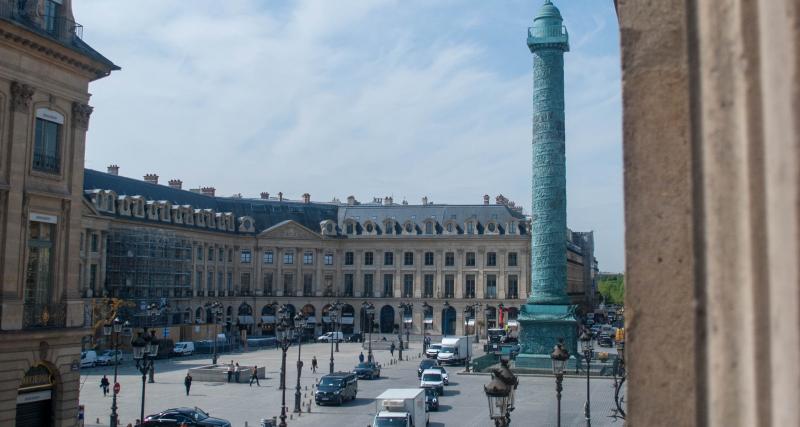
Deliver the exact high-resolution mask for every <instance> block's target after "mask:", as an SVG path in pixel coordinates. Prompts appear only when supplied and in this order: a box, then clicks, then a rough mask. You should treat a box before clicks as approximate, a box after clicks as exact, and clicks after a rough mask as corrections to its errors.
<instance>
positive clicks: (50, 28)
mask: <svg viewBox="0 0 800 427" xmlns="http://www.w3.org/2000/svg"><path fill="white" fill-rule="evenodd" d="M60 6H61V5H60V2H56V0H45V1H44V16H43V17H42V18H43V20H44V22H43V23H44V30H45V31H47V32H48V33H50V34H53V35H55V36H58V35H59V34H58V22H59V20H58V15H59V12H60V10H59V9H60Z"/></svg>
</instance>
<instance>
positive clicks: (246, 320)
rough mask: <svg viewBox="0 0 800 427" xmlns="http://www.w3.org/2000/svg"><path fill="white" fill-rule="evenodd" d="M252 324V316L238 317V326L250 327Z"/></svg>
mask: <svg viewBox="0 0 800 427" xmlns="http://www.w3.org/2000/svg"><path fill="white" fill-rule="evenodd" d="M253 323H254V322H253V316H239V324H240V325H252V324H253Z"/></svg>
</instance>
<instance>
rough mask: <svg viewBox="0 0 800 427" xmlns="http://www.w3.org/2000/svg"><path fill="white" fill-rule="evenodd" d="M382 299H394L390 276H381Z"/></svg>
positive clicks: (392, 283) (391, 276)
mask: <svg viewBox="0 0 800 427" xmlns="http://www.w3.org/2000/svg"><path fill="white" fill-rule="evenodd" d="M383 297H384V298H392V297H394V276H393V275H391V274H384V275H383Z"/></svg>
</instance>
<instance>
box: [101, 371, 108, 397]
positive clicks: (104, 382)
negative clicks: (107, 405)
mask: <svg viewBox="0 0 800 427" xmlns="http://www.w3.org/2000/svg"><path fill="white" fill-rule="evenodd" d="M108 385H109V382H108V378H107V377H106V376H105V375H103V378H102V379H101V380H100V388H102V389H103V397H105V396H107V395H108Z"/></svg>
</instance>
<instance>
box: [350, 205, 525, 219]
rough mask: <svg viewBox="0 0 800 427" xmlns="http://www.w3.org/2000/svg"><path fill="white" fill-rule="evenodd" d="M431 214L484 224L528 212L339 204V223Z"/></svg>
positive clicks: (483, 207)
mask: <svg viewBox="0 0 800 427" xmlns="http://www.w3.org/2000/svg"><path fill="white" fill-rule="evenodd" d="M428 218H434V219H436V221H437V222H438V223H439V224H444V223H445V222H446V221H450V220H454V221H456V222H457V223H459V224H463V223H464V222H465V221H466V220H468V219H477V220H478V222H479V223H481V224H487V223H488V222H489V221H491V220H494V221H496V222H497V223H499V224H505V223H507V222H509V221H512V220H515V221H524V220H525V215H523V214H522V213H520V212H515V211H513V210H511V209H509V208H508V207H507V206H505V205H443V204H434V205H388V206H386V205H355V206H352V205H349V206H342V207H340V208H339V223H340V224H341V223H343V222H344V220H346V219H353V220H355V221H358V222H360V223H363V222H364V221H367V220H371V221H374V222H376V223H378V224H382V223H383V221H384V220H385V219H392V220H394V221H396V222H397V223H399V224H403V223H404V222H406V221H411V222H413V223H416V224H422V223H423V221H425V220H426V219H428Z"/></svg>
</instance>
